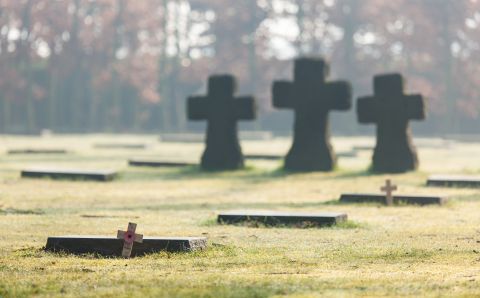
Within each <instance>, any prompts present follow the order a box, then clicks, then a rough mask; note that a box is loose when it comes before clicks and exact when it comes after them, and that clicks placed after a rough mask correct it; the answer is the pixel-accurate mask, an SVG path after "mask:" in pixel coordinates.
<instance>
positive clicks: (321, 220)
mask: <svg viewBox="0 0 480 298" xmlns="http://www.w3.org/2000/svg"><path fill="white" fill-rule="evenodd" d="M347 219H348V216H347V214H344V213H315V212H312V213H301V212H280V211H230V212H223V213H220V214H219V215H218V217H217V222H218V223H219V224H240V223H248V222H255V223H261V224H265V225H268V226H279V225H280V226H281V225H306V226H319V227H322V226H333V225H336V224H339V223H341V222H344V221H347Z"/></svg>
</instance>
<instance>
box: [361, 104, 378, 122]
mask: <svg viewBox="0 0 480 298" xmlns="http://www.w3.org/2000/svg"><path fill="white" fill-rule="evenodd" d="M377 109H378V108H377V100H376V99H375V98H374V97H360V98H359V99H358V101H357V117H358V122H360V123H362V124H369V123H376V122H377V115H378V111H377Z"/></svg>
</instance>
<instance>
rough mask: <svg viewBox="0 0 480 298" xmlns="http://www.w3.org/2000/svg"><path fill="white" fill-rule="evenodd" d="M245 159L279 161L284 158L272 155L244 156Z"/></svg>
mask: <svg viewBox="0 0 480 298" xmlns="http://www.w3.org/2000/svg"><path fill="white" fill-rule="evenodd" d="M245 158H246V159H252V160H280V159H282V158H284V156H282V155H274V154H246V155H245Z"/></svg>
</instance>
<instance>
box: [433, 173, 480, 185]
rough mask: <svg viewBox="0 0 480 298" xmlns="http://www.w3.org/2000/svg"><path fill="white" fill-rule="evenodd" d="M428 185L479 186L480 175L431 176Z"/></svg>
mask: <svg viewBox="0 0 480 298" xmlns="http://www.w3.org/2000/svg"><path fill="white" fill-rule="evenodd" d="M427 186H438V187H465V188H477V187H480V176H453V175H442V176H440V175H438V176H431V177H429V178H428V180H427Z"/></svg>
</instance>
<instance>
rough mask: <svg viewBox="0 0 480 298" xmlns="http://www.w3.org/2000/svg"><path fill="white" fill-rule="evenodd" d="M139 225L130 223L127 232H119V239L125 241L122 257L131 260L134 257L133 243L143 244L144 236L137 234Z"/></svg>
mask: <svg viewBox="0 0 480 298" xmlns="http://www.w3.org/2000/svg"><path fill="white" fill-rule="evenodd" d="M136 229H137V224H135V223H129V224H128V229H127V231H121V230H118V232H117V238H118V239H123V249H122V257H124V258H130V256H131V255H132V249H133V243H134V242H137V243H142V242H143V235H141V234H136V233H135V230H136Z"/></svg>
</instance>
